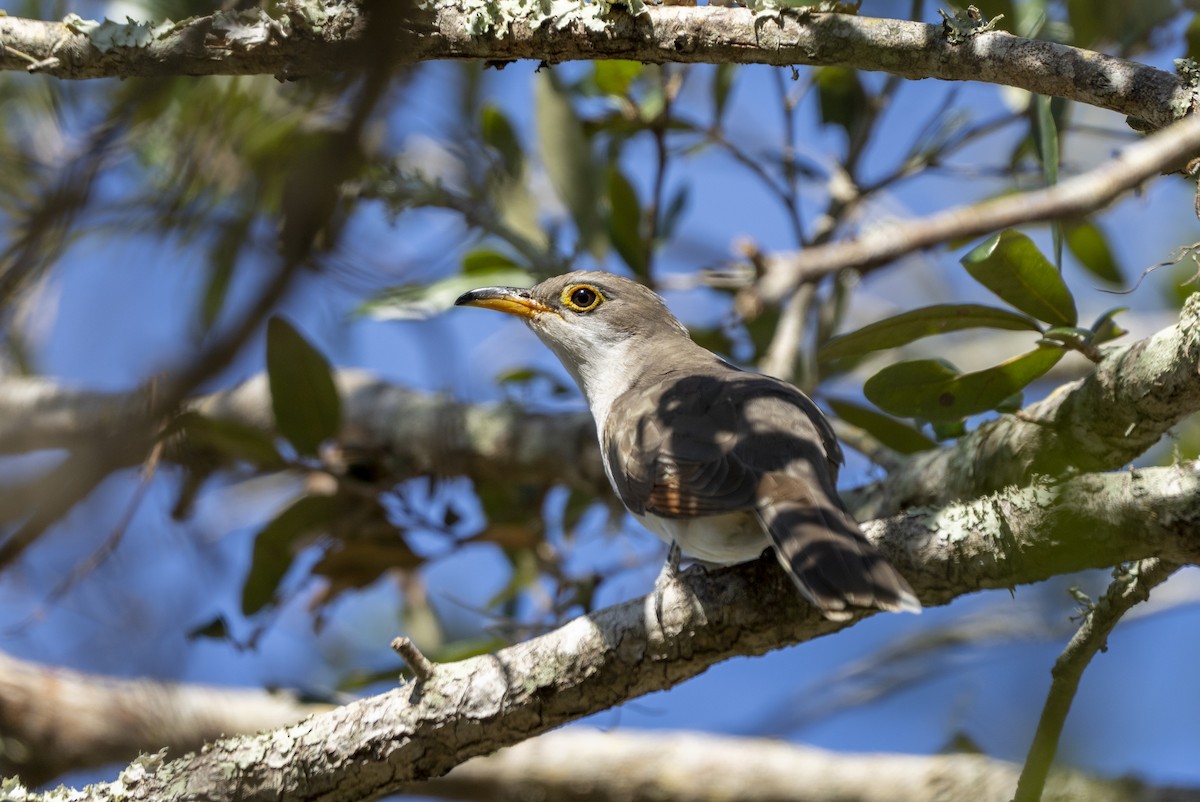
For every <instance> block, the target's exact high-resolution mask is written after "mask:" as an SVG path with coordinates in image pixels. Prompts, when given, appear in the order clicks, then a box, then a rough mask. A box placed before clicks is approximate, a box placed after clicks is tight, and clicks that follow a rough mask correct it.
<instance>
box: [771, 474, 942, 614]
mask: <svg viewBox="0 0 1200 802" xmlns="http://www.w3.org/2000/svg"><path fill="white" fill-rule="evenodd" d="M777 479H779V480H781V482H779V483H778V484H783V485H787V486H789V487H787V488H783V487H779V486H778V484H777V486H776V487H773V488H772V489H773V490H774V491H775V492H772V493H769V494H765V496H763V497H762V499H761V502H760V504H759V507H758V509H757V514H758V519H759V522H760V523H761V524H762V527H763V529H764V530H765V531H766V533H767V535H768V536H769V537H770V539H771V545H772V546H773V547H774V550H775V555H776V556H777V557H778V558H779V562H780V564H781V565H782V566H783V568H784V570H785V571H787V573H788V575H789V576H790V577H791V578H792V581H793V582H795V583H796V586H797V587H798V588H799V589H800V592H801V593H802V594H803V595H804V597H805V598H806V599H808V600H809V601H810V602H812V604H813V605H814V606H815V607H816V608H817V609H818V610H820V611H821V614H822V615H824V616H825V617H826V618H828V619H830V620H833V621H844V620H846V619H848V618H850V616H851V615H852V608H855V607H867V608H870V607H875V608H879V609H881V610H892V611H898V612H899V611H903V612H912V613H919V612H921V603H920V602H919V601H917V597H916V595H915V594H914V593H913V590H912V588H911V587H909V584H908V582H906V581H905V579H904V577H902V576H900V572H899V571H897V570H896V569H895V568H893V567H892V565H891V563H889V562H888V561H887V560H886V559H884V557H883V555H882V554H880V553H879V551H878V549H876V548H875V547H874V546H873V545H871V543H870V541H868V540H867V539H866V537H864V536H863V533H862V530H861V529H859V527H858V523H857V522H856V521H855V520H854V518H853V517H852V516H851V515H850V514H849V513H847V512H846V511H845V510H843V509H842V508H841V505H840V504H839V503H838V502H837V501H835V500H834V499H830V498H822V497H820V495H818V494H815V493H813V492H812V485H811V484H808V483H806V482H802V481H796V480H795V479H794V477H778V475H777ZM773 484H776V483H773ZM787 490H790V491H791V492H786V491H787ZM781 491H784V492H781Z"/></svg>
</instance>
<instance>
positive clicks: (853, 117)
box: [817, 67, 867, 138]
mask: <svg viewBox="0 0 1200 802" xmlns="http://www.w3.org/2000/svg"><path fill="white" fill-rule="evenodd" d="M817 93H818V95H819V97H820V104H821V122H823V123H825V124H826V125H838V126H841V127H842V128H843V129H845V131H846V133H847V134H848V135H849V136H850V137H852V138H853V137H854V136H855V135H856V133H857V131H858V129H859V127H860V126H861V125H862V124H863V121H864V120H865V119H866V111H867V93H866V91H865V90H864V89H863V86H862V82H861V81H859V79H858V71H857V70H853V69H851V68H849V67H822V68H821V69H819V70H818V71H817Z"/></svg>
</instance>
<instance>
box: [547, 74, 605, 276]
mask: <svg viewBox="0 0 1200 802" xmlns="http://www.w3.org/2000/svg"><path fill="white" fill-rule="evenodd" d="M534 86H535V92H534V100H535V106H536V114H537V132H538V143H539V145H540V150H541V155H542V162H543V164H545V166H546V175H547V177H548V178H549V179H550V185H551V186H553V187H554V191H555V192H556V193H558V197H559V198H561V199H562V201H563V203H564V204H565V205H566V207H567V209H568V210H569V211H570V212H571V217H572V218H573V219H574V221H575V227H576V228H577V229H578V230H579V242H580V244H581V245H582V246H583V247H585V248H587V249H589V250H592V252H593V253H596V251H597V248H598V247H599V246H597V244H596V243H597V240H598V237H597V234H598V233H599V214H598V210H597V203H596V195H595V186H596V184H597V183H599V182H598V181H597V180H596V179H597V178H598V176H597V170H596V166H595V163H594V162H593V161H592V150H591V146H590V144H589V143H588V139H587V136H586V134H585V133H584V130H583V124H582V123H581V122H580V120H579V117H578V116H577V115H576V114H575V109H574V108H573V107H572V106H571V100H570V98H569V97H567V93H566V90H565V89H563V88H562V86H560V84H559V82H558V79H557V78H556V77H555V73H554V72H552V71H549V70H547V71H544V72H542V73H540V74H539V75H538V76H536V77H535V80H534ZM600 252H601V253H602V250H601V251H600Z"/></svg>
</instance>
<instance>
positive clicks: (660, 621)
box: [651, 542, 692, 642]
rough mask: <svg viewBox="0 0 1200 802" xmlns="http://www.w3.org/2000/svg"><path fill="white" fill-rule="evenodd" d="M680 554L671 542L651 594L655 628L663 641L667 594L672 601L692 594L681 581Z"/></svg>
mask: <svg viewBox="0 0 1200 802" xmlns="http://www.w3.org/2000/svg"><path fill="white" fill-rule="evenodd" d="M682 556H683V554H682V550H681V549H680V548H679V544H678V543H675V542H672V543H671V548H670V549H669V550H668V551H667V561H666V562H665V563H663V567H662V570H661V571H659V572H658V577H657V578H656V579H655V580H654V593H653V594H652V596H651V598H652V599H653V601H654V622H655V624H657V627H656V630H657V632H658V633H659V635H660V636H661V637H662V640H663V641H664V642H665V641H666V639H667V628H666V622H665V618H664V609H665V607H666V599H667V596H668V594H670V595H671V597H672V600H673V603H678V600H679V598H680V597H683V598H684V599H687V598H688V597H691V596H692V592H691V589H690V588H689V587H688V586H687V583H686V582H684V581H683V572H682V571H681V570H680V568H679V561H680V560H681V559H682Z"/></svg>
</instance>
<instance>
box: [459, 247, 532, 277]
mask: <svg viewBox="0 0 1200 802" xmlns="http://www.w3.org/2000/svg"><path fill="white" fill-rule="evenodd" d="M462 270H463V275H464V276H471V277H472V278H478V277H480V276H489V275H491V274H493V273H496V272H499V271H514V270H515V271H520V270H521V267H520V265H518V264H517V263H516V262H514V261H513V260H512V257H510V256H508V255H507V254H504V253H501V252H500V251H497V250H495V249H494V248H476V249H475V250H473V251H469V252H467V253H465V254H463V258H462Z"/></svg>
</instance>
